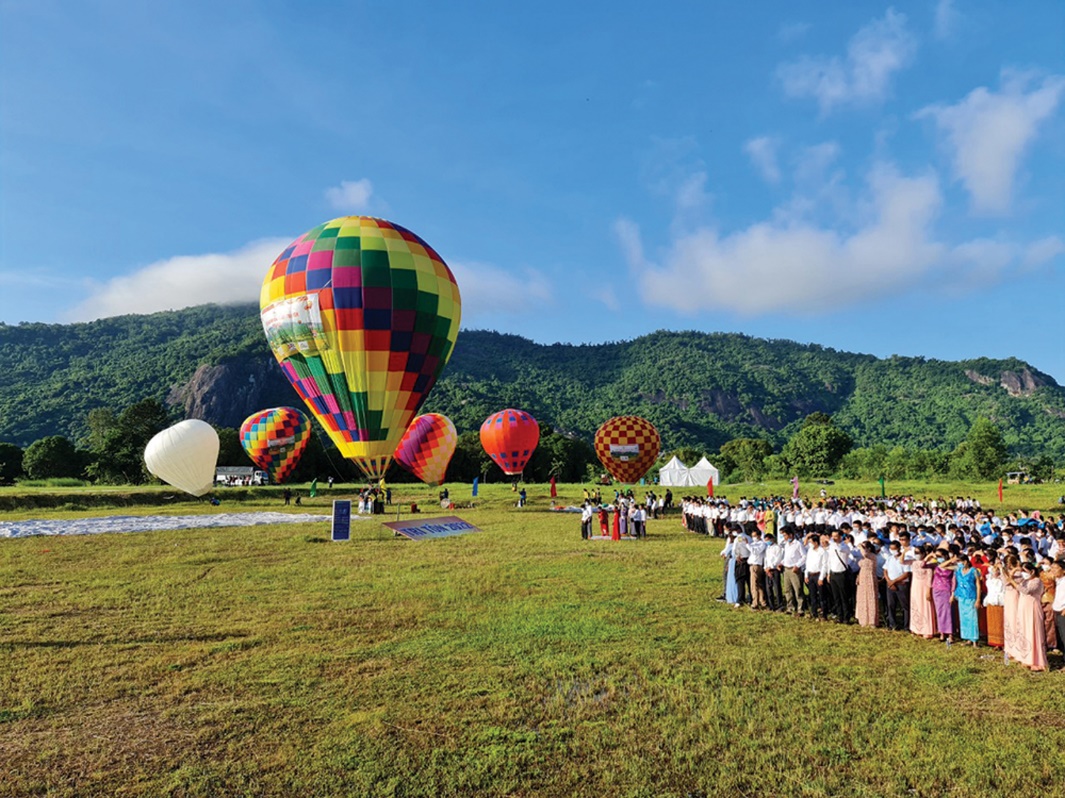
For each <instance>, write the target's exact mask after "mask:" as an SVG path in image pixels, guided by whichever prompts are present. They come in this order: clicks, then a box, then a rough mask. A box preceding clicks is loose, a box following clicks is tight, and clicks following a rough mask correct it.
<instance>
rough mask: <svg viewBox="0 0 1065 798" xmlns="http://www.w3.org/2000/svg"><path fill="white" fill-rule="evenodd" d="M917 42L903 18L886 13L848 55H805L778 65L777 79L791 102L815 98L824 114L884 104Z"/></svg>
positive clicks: (850, 47) (865, 30)
mask: <svg viewBox="0 0 1065 798" xmlns="http://www.w3.org/2000/svg"><path fill="white" fill-rule="evenodd" d="M916 50H917V40H916V39H915V38H914V36H913V35H912V34H911V33H910V32H909V31H908V30H907V29H906V16H905V15H904V14H899V13H897V12H896V11H895V10H894V9H891V8H889V9H888V10H887V13H886V14H885V15H884V18H883V19H877V20H873V21H872V22H870V23H869V24H868V25H866V26H865V27H864V28H862V29H861V30H859V31H858V32H857V33H856V34H854V36H853V37H851V40H850V41H849V42H848V43H847V56H846V58H840V57H839V56H832V57H827V56H804V57H803V58H800V59H798V60H797V61H792V62H790V63H786V64H781V65H780V66H779V67H778V68H777V77H778V79H779V80H780V81H781V84H782V86H783V88H784V92H785V94H787V95H788V96H790V97H800V98H801V97H813V98H814V99H816V100H817V103H818V105H819V106H820V108H821V112H822V113H828V112H829V111H831V110H832V109H833V107H835V106H839V105H846V104H848V103H854V104H860V103H870V102H875V101H878V100H882V99H884V98H885V97H886V96H887V94H888V90H889V88H890V83H891V78H892V76H893V75H894V73H896V72H898V71H899V70H900V69H902V68H903V67H905V66H906V65H907V64H909V62H910V61H911V60H912V58H913V55H914V53H915V52H916Z"/></svg>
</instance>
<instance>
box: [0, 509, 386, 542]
mask: <svg viewBox="0 0 1065 798" xmlns="http://www.w3.org/2000/svg"><path fill="white" fill-rule="evenodd" d="M371 517H372V516H367V517H366V518H365V519H364V518H362V517H360V516H358V515H355V514H354V513H353V514H352V516H351V520H352V521H360V520H368V519H369V518H371ZM331 520H332V517H331V516H328V515H304V514H302V513H218V514H216V515H113V516H107V517H104V518H65V519H62V518H57V519H49V520H47V521H44V520H28V521H0V538H28V537H32V536H34V535H101V534H105V533H108V532H159V531H163V530H167V529H208V528H215V527H227V526H260V525H262V524H305V523H316V524H321V523H328V522H330V521H331Z"/></svg>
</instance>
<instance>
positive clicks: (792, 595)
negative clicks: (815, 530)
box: [780, 526, 806, 615]
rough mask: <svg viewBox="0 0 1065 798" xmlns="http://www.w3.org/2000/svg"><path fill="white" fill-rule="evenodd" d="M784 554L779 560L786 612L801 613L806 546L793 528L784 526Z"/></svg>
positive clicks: (782, 535)
mask: <svg viewBox="0 0 1065 798" xmlns="http://www.w3.org/2000/svg"><path fill="white" fill-rule="evenodd" d="M780 534H781V537H782V538H783V539H784V546H783V549H784V554H783V560H782V561H781V567H782V568H783V573H782V577H783V579H782V581H783V584H782V588H783V592H784V605H785V609H786V610H787V612H788V613H798V614H800V615H801V614H802V613H803V610H804V605H803V592H802V586H803V582H804V581H805V578H806V547H805V546H804V545H803V544H802V541H800V540H799V539H798V538H796V537H795V529H794V528H793V527H790V526H786V527H784V528H783V529H782V530H781V532H780Z"/></svg>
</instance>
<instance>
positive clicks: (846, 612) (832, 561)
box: [821, 529, 854, 623]
mask: <svg viewBox="0 0 1065 798" xmlns="http://www.w3.org/2000/svg"><path fill="white" fill-rule="evenodd" d="M823 544H824V541H822V546H823ZM850 556H851V547H850V546H848V545H847V544H846V542H844V540H843V535H842V533H841V532H840V531H839V530H838V529H837V530H835V531H834V532H833V533H832V537H831V538H830V539H829V541H828V547H827V553H826V555H825V562H826V569H825V570H823V571H822V572H821V585H822V588H824V587H825V586H827V587H828V590H829V593H830V594H831V596H832V607H833V610H834V611H835V615H836V622H837V623H850V619H851V616H852V615H853V614H854V610H853V607H854V604H853V602H852V601H851V598H850V591H849V590H848V586H847V582H848V574H849V573H850V567H849V563H850Z"/></svg>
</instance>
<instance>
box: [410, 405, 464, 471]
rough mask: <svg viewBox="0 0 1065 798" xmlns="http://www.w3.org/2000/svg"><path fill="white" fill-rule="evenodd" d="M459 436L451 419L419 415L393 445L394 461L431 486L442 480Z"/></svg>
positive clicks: (435, 414)
mask: <svg viewBox="0 0 1065 798" xmlns="http://www.w3.org/2000/svg"><path fill="white" fill-rule="evenodd" d="M458 443H459V435H458V432H456V431H455V425H454V424H452V423H451V419H450V418H448V417H447V416H442V415H440V414H439V413H426V414H425V415H424V416H418V417H417V418H416V419H414V421H412V422H411V424H410V426H409V427H407V431H406V433H404V435H403V440H401V441H400V442H399V446H397V447H396V454H395V458H396V462H397V463H399V464H400V465H401V466H403V467H404V468H405V469H407V470H408V471H410V472H411V473H412V474H414V476H416V477H417V478H418V479H420V480H421V481H422V482H424V483H425V484H426V485H429V486H430V487H434V488H435V487H436V486H437V485H439V484H441V483H442V482H443V481H444V474H445V473H446V472H447V464H448V463H450V462H451V457H452V455H454V454H455V447H456V446H458Z"/></svg>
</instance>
